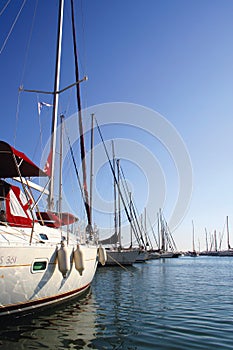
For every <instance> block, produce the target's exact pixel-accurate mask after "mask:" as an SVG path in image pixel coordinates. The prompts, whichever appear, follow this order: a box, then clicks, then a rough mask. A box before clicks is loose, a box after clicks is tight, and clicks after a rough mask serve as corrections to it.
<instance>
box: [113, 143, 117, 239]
mask: <svg viewBox="0 0 233 350" xmlns="http://www.w3.org/2000/svg"><path fill="white" fill-rule="evenodd" d="M112 165H113V172H114V174H115V173H116V159H115V150H114V142H113V141H112ZM113 191H114V192H113V196H114V198H113V200H114V230H115V234H117V206H116V181H115V178H114V179H113Z"/></svg>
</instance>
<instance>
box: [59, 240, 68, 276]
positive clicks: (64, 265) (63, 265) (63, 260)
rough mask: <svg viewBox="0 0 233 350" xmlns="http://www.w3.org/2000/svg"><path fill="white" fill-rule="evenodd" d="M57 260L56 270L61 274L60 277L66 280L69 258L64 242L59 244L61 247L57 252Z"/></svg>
mask: <svg viewBox="0 0 233 350" xmlns="http://www.w3.org/2000/svg"><path fill="white" fill-rule="evenodd" d="M57 258H58V268H59V270H60V271H61V273H62V276H63V277H64V278H66V276H67V272H68V271H69V270H70V257H69V252H68V250H67V246H66V243H65V242H63V241H62V242H61V247H60V249H58V252H57Z"/></svg>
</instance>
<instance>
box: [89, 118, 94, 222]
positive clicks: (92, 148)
mask: <svg viewBox="0 0 233 350" xmlns="http://www.w3.org/2000/svg"><path fill="white" fill-rule="evenodd" d="M94 116H95V115H94V113H92V114H91V162H90V221H91V222H92V214H93V209H92V192H93V156H94V154H93V150H94Z"/></svg>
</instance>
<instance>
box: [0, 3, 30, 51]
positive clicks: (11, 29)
mask: <svg viewBox="0 0 233 350" xmlns="http://www.w3.org/2000/svg"><path fill="white" fill-rule="evenodd" d="M26 1H27V0H23V3H22V6H21V8H20V10H19V12H18V14H17V16H16V17H15V20H14V22H13V24H12V26H11V28H10V31H9V33H8V34H7V36H6V39H5V40H4V42H3V45H2V47H1V49H0V55H1V53H2V51H3V50H4V48H5V46H6V44H7V41H8V39H9V37H10V35H11V33H12V31H13V29H14V26H15V24H16V22H17V20H18V18H19V15H20V13H21V12H22V9H23V8H24V5H25V3H26Z"/></svg>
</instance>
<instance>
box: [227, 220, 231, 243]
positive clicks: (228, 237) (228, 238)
mask: <svg viewBox="0 0 233 350" xmlns="http://www.w3.org/2000/svg"><path fill="white" fill-rule="evenodd" d="M227 249H231V245H230V235H229V224H228V216H227Z"/></svg>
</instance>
